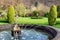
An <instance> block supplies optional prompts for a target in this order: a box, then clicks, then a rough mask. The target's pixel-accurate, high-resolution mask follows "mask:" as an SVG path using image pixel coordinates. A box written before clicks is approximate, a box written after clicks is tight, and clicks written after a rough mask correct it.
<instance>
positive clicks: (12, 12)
mask: <svg viewBox="0 0 60 40" xmlns="http://www.w3.org/2000/svg"><path fill="white" fill-rule="evenodd" d="M7 19H8V22H9V23H11V24H13V23H14V21H15V10H14V7H13V6H12V5H10V6H9V7H8V12H7Z"/></svg>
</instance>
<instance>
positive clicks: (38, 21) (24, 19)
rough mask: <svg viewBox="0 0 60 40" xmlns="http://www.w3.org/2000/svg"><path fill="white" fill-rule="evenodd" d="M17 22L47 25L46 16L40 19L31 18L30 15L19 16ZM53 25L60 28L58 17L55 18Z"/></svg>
mask: <svg viewBox="0 0 60 40" xmlns="http://www.w3.org/2000/svg"><path fill="white" fill-rule="evenodd" d="M18 23H21V24H40V25H48V18H45V17H43V18H42V19H31V18H30V17H19V18H18ZM54 27H57V28H60V18H57V23H56V25H55V26H54Z"/></svg>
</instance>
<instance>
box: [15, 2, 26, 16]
mask: <svg viewBox="0 0 60 40" xmlns="http://www.w3.org/2000/svg"><path fill="white" fill-rule="evenodd" d="M15 9H16V13H17V14H18V15H19V16H24V17H25V16H26V13H27V12H26V11H27V9H26V7H25V6H24V5H23V4H22V3H20V4H17V6H16V7H15Z"/></svg>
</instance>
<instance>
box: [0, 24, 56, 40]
mask: <svg viewBox="0 0 60 40" xmlns="http://www.w3.org/2000/svg"><path fill="white" fill-rule="evenodd" d="M12 27H13V26H12ZM15 28H17V29H15ZM56 35H57V32H56V30H55V29H53V28H50V27H48V26H42V25H33V24H31V25H30V24H19V25H18V24H15V25H14V27H13V28H12V30H4V31H1V32H0V40H52V39H53V38H55V37H56Z"/></svg>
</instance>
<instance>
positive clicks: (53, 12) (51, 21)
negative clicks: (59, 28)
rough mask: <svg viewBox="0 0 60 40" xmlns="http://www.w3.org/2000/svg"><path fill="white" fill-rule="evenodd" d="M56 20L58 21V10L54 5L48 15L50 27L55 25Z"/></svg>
mask: <svg viewBox="0 0 60 40" xmlns="http://www.w3.org/2000/svg"><path fill="white" fill-rule="evenodd" d="M56 19H57V8H56V6H55V5H52V6H51V8H50V12H49V14H48V22H49V25H51V26H53V25H55V24H56Z"/></svg>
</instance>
